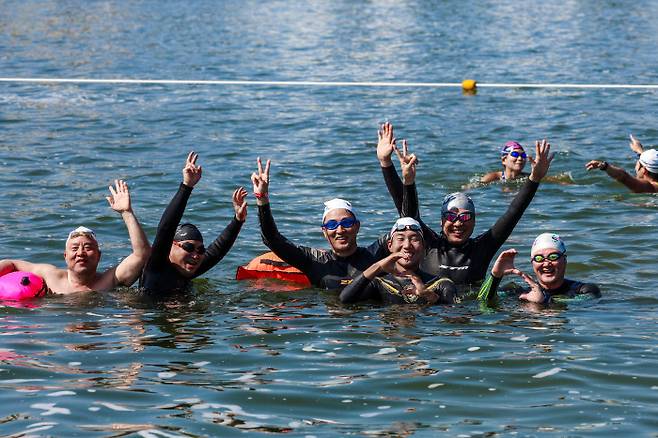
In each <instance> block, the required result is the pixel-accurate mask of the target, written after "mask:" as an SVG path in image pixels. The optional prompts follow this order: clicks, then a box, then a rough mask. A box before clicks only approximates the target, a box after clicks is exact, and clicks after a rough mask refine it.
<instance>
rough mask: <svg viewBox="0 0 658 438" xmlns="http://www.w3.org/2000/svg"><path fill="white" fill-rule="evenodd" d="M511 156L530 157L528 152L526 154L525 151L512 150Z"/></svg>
mask: <svg viewBox="0 0 658 438" xmlns="http://www.w3.org/2000/svg"><path fill="white" fill-rule="evenodd" d="M509 156H510V157H512V158H519V157H521V158H523V159H524V160H525V159H526V158H528V154H526V153H525V152H519V151H511V152H510V153H509Z"/></svg>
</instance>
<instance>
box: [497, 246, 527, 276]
mask: <svg viewBox="0 0 658 438" xmlns="http://www.w3.org/2000/svg"><path fill="white" fill-rule="evenodd" d="M517 254H518V252H517V251H516V250H515V249H514V248H512V249H508V250H506V251H503V252H501V253H500V255H499V256H498V258H497V259H496V261H495V262H494V265H493V268H491V274H492V275H493V276H494V277H496V278H503V277H504V276H505V275H509V274H516V275H521V271H519V270H518V269H517V268H516V267H515V266H514V257H516V255H517Z"/></svg>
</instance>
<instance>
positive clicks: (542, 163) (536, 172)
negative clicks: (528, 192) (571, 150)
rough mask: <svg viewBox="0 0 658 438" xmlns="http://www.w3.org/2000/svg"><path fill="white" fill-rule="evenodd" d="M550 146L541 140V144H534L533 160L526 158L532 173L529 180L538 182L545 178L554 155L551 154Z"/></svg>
mask: <svg viewBox="0 0 658 438" xmlns="http://www.w3.org/2000/svg"><path fill="white" fill-rule="evenodd" d="M550 152H551V145H550V143H549V142H548V140H546V139H543V140H542V141H541V142H540V141H536V142H535V158H532V157H528V160H529V161H530V165H531V166H532V171H531V172H530V180H531V181H534V182H540V181H541V180H542V178H544V177H545V176H546V173H547V172H548V168H549V167H550V165H551V161H553V158H554V157H555V154H551V153H550Z"/></svg>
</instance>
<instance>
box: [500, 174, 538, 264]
mask: <svg viewBox="0 0 658 438" xmlns="http://www.w3.org/2000/svg"><path fill="white" fill-rule="evenodd" d="M538 187H539V183H536V182H534V181H530V179H528V180H527V181H526V182H525V184H523V186H522V187H521V190H519V193H517V194H516V196H515V197H514V199H513V200H512V203H511V204H510V206H509V207H508V208H507V211H506V212H505V213H504V214H503V215H502V216H501V217H500V218H499V219H498V220H497V221H496V223H495V224H494V226H493V227H491V229H490V230H489V231H490V232H491V238H492V239H493V244H494V245H496V247H495V249H494V248H490V249H493V252H496V251H498V249H499V248H500V247H501V246H502V244H503V243H505V241H506V240H507V238H508V237H509V236H510V234H512V231H513V230H514V227H515V226H516V224H517V223H518V222H519V220H520V219H521V216H523V213H524V212H525V209H526V208H528V205H530V201H532V198H533V197H534V196H535V193H536V192H537V188H538Z"/></svg>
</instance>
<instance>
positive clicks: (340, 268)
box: [258, 204, 388, 289]
mask: <svg viewBox="0 0 658 438" xmlns="http://www.w3.org/2000/svg"><path fill="white" fill-rule="evenodd" d="M258 219H259V220H260V228H261V233H262V237H263V243H264V244H265V245H267V247H268V248H270V249H271V250H272V251H273V252H274V253H275V254H276V255H278V256H279V257H280V258H281V260H283V261H285V262H286V263H288V264H289V265H292V266H294V267H296V268H297V269H299V270H300V271H302V272H303V273H304V274H305V275H306V276H307V277H308V279H309V280H310V282H311V284H312V285H313V286H316V287H319V288H323V289H342V288H343V287H344V286H345V285H346V284H348V283H349V282H350V281H351V280H352V278H354V277H356V276H357V275H359V274H360V273H361V272H363V271H364V270H365V269H367V268H369V267H370V265H372V264H373V263H375V262H376V261H379V260H381V259H382V258H384V257H385V256H386V255H387V252H388V251H387V250H386V237H385V236H383V237H380V238H379V240H377V241H376V242H374V243H373V244H371V245H370V246H369V247H367V248H363V247H358V248H357V250H356V252H355V253H354V254H352V255H350V256H348V257H339V256H338V255H336V253H334V252H333V251H327V250H324V249H316V248H309V247H306V246H300V245H295V244H294V243H292V242H291V241H289V240H288V239H286V238H285V237H283V236H282V235H281V234H280V233H279V230H278V229H277V227H276V224H275V223H274V217H272V210H271V209H270V204H266V205H259V206H258Z"/></svg>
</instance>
